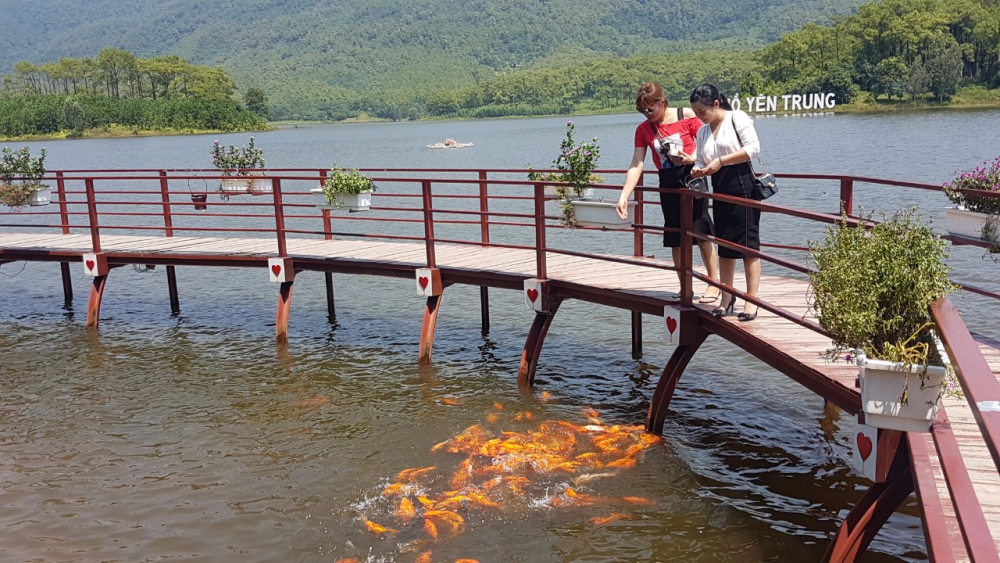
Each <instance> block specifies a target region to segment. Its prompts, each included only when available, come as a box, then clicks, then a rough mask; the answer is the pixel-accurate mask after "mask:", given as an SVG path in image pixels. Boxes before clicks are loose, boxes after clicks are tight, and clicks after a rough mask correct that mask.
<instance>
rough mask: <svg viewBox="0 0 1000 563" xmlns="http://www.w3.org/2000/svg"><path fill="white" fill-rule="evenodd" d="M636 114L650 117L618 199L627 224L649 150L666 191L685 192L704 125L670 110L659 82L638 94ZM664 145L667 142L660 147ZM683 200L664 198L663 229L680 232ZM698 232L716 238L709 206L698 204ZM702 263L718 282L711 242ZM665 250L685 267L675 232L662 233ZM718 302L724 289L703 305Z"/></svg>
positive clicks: (709, 292) (708, 293) (704, 246)
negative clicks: (630, 204) (698, 135)
mask: <svg viewBox="0 0 1000 563" xmlns="http://www.w3.org/2000/svg"><path fill="white" fill-rule="evenodd" d="M635 108H636V110H638V111H639V113H641V114H643V115H645V116H646V121H644V122H642V123H640V124H639V126H638V127H636V128H635V150H634V151H633V152H632V164H630V165H629V167H628V174H626V176H625V185H624V186H622V193H621V196H619V197H618V215H620V216H621V217H622V218H623V219H625V218H627V217H628V199H629V197H631V196H632V192H633V191H635V186H636V185H637V184H638V183H639V181H640V180H642V173H643V166H644V164H645V162H646V148H647V147H649V148H651V149H652V152H653V163H654V164H656V169H657V170H659V174H660V187H661V188H683V187H684V178H685V177H686V176H688V175H690V174H691V167H692V165H694V163H695V156H696V150H697V147H696V144H695V136H696V135H697V134H698V129H700V128H701V126H702V122H701V121H700V120H699V119H698V118H697V117H695V115H694V112H693V111H691V110H690V109H683V110H682V109H681V108H677V109H676V110H671V109H670V108H669V107H668V105H667V97H666V96H665V95H664V94H663V88H662V87H661V86H660V85H659V84H657V83H656V82H647V83H645V84H643V85H642V87H641V88H639V93H638V94H636V97H635ZM661 141H662V142H661ZM667 145H673V147H674V150H673V152H672V153H670V154H671V156H669V157H668V156H666V154H667V151H668V149H669V147H668V146H667ZM680 207H681V196H680V195H679V194H667V193H661V194H660V208H661V209H663V226H664V227H667V228H673V229H679V228H680V226H681V213H680ZM691 219H692V221H693V224H694V232H696V233H699V234H704V235H711V236H714V235H715V227H714V225H713V224H712V218H711V216H709V214H708V201H707V200H705V199H700V198H695V200H694V215H693V217H692V218H691ZM695 242H697V243H698V249H699V250H701V260H702V262H704V263H705V269H706V270H707V273H708V277H710V278H711V279H713V280H717V279H718V278H719V262H718V257H717V256H716V254H715V245H714V244H712V243H711V242H708V241H703V240H702V241H699V240H697V239H695ZM663 246H665V247H670V250H671V255H672V257H673V261H674V264H677V263H678V262H679V261H680V258H681V253H680V250H681V249H680V246H681V235H680V233H676V232H668V231H664V232H663ZM718 298H719V288H717V287H715V286H709V287H708V289H706V290H705V294H704V295H702V296H701V299H699V300H698V302H699V303H713V302H714V301H715V300H717V299H718Z"/></svg>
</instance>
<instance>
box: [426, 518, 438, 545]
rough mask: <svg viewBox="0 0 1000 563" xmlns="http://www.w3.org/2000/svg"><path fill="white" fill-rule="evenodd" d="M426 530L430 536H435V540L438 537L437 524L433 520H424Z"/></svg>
mask: <svg viewBox="0 0 1000 563" xmlns="http://www.w3.org/2000/svg"><path fill="white" fill-rule="evenodd" d="M424 531H425V532H427V535H428V536H430V537H432V538H434V540H435V541H436V540H437V539H438V529H437V525H436V524H434V522H432V521H431V520H427V519H425V520H424Z"/></svg>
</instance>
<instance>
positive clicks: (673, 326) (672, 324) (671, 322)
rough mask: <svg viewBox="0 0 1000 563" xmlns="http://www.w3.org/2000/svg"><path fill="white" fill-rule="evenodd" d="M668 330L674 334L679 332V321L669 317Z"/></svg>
mask: <svg viewBox="0 0 1000 563" xmlns="http://www.w3.org/2000/svg"><path fill="white" fill-rule="evenodd" d="M667 330H668V331H670V334H673V333H674V331H675V330H677V321H676V320H675V319H674V318H673V317H667Z"/></svg>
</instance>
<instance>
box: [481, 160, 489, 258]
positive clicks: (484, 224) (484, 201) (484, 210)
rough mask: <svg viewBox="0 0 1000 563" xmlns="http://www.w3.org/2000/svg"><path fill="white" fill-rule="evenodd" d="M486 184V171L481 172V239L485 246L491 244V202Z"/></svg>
mask: <svg viewBox="0 0 1000 563" xmlns="http://www.w3.org/2000/svg"><path fill="white" fill-rule="evenodd" d="M488 196H489V188H488V185H487V182H486V171H485V170H480V171H479V213H480V215H479V237H480V239H481V240H482V242H483V244H484V245H485V244H489V243H490V219H489V212H490V200H489V197H488Z"/></svg>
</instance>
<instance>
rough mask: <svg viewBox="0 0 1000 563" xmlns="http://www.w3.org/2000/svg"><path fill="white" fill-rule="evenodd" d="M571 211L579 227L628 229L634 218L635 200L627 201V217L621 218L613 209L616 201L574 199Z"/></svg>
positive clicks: (616, 203)
mask: <svg viewBox="0 0 1000 563" xmlns="http://www.w3.org/2000/svg"><path fill="white" fill-rule="evenodd" d="M572 205H573V213H574V214H575V215H576V224H577V226H580V227H604V228H607V229H628V228H629V227H631V226H632V221H633V220H634V218H635V202H634V201H630V202H628V219H622V218H621V217H619V216H618V212H617V211H615V206H616V205H618V202H617V201H614V202H610V201H574V202H573V203H572Z"/></svg>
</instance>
